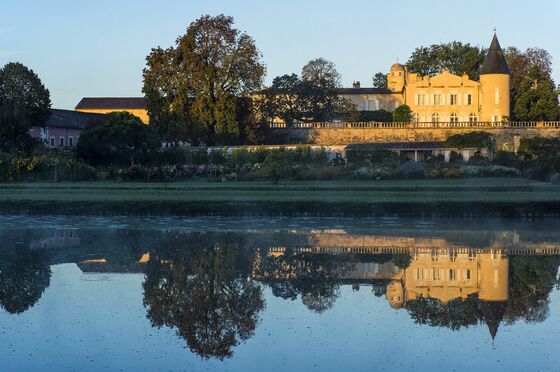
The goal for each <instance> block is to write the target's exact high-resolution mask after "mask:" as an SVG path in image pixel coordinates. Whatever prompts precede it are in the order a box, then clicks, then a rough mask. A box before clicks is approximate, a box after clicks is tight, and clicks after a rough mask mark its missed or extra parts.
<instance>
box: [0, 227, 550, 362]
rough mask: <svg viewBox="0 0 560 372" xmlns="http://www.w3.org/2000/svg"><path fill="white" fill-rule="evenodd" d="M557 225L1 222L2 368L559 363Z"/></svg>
mask: <svg viewBox="0 0 560 372" xmlns="http://www.w3.org/2000/svg"><path fill="white" fill-rule="evenodd" d="M556 225H557V224H556V223H554V221H550V222H538V223H532V222H527V221H506V222H503V221H491V220H487V221H475V220H445V221H443V220H402V219H394V218H380V219H374V218H371V219H337V218H298V219H294V218H268V219H262V218H241V219H240V218H190V219H177V218H142V217H138V218H131V217H111V218H107V217H94V218H90V217H22V216H1V217H0V241H1V242H2V248H1V249H0V254H1V255H2V257H1V259H0V307H1V308H2V310H1V311H0V342H1V343H2V345H4V350H3V353H2V358H1V359H0V367H2V370H92V371H94V370H95V371H98V370H121V369H122V370H138V369H144V370H157V369H162V368H163V369H165V370H224V369H225V370H240V371H241V370H242V371H253V370H254V371H261V370H321V371H325V370H348V369H352V370H356V371H359V370H372V369H374V370H375V369H384V370H409V369H412V368H414V369H416V370H450V369H458V370H464V369H467V368H468V369H477V368H478V369H479V370H492V369H505V368H507V369H509V370H512V371H513V370H524V371H525V370H553V369H555V368H557V365H558V362H559V361H560V360H559V359H560V358H559V357H558V356H557V351H556V345H557V344H558V341H560V317H559V316H558V315H559V311H560V308H559V297H558V292H557V287H558V285H559V281H558V266H559V265H560V232H558V231H557V230H558V229H557V226H556Z"/></svg>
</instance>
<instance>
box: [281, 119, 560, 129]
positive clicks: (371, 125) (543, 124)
mask: <svg viewBox="0 0 560 372" xmlns="http://www.w3.org/2000/svg"><path fill="white" fill-rule="evenodd" d="M270 128H279V129H286V128H291V129H341V128H353V129H389V128H394V129H441V128H449V129H461V128H468V129H484V128H490V129H492V128H504V129H515V128H538V129H560V121H508V122H505V121H504V122H489V121H477V122H412V123H393V122H390V123H385V122H374V121H363V122H335V121H333V122H314V123H294V124H292V125H291V126H290V127H287V126H286V124H285V123H272V124H270Z"/></svg>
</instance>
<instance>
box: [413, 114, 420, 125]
mask: <svg viewBox="0 0 560 372" xmlns="http://www.w3.org/2000/svg"><path fill="white" fill-rule="evenodd" d="M414 122H415V123H416V124H418V123H419V122H420V114H419V113H416V114H414Z"/></svg>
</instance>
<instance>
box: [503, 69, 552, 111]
mask: <svg viewBox="0 0 560 372" xmlns="http://www.w3.org/2000/svg"><path fill="white" fill-rule="evenodd" d="M513 113H514V115H515V117H516V119H518V120H558V119H559V118H560V107H559V106H558V92H557V91H556V87H555V84H554V81H552V78H551V77H550V76H547V74H546V73H545V72H544V71H543V70H542V69H541V68H540V67H539V66H538V65H533V66H532V67H531V68H530V69H529V71H528V73H527V74H526V75H525V76H524V78H523V81H522V82H521V83H520V85H519V88H518V91H517V95H516V97H515V106H514V109H513Z"/></svg>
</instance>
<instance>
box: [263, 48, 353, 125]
mask: <svg viewBox="0 0 560 372" xmlns="http://www.w3.org/2000/svg"><path fill="white" fill-rule="evenodd" d="M339 83H340V74H339V73H338V72H337V71H336V68H335V66H334V63H332V62H330V61H327V60H325V59H324V58H317V59H314V60H311V61H309V62H308V63H307V64H306V65H305V66H304V67H303V69H302V79H300V78H299V77H298V76H297V75H296V74H291V75H283V76H278V77H276V78H274V80H273V82H272V85H271V86H270V88H268V89H266V90H264V91H263V92H262V95H261V97H259V99H258V100H257V101H258V103H257V105H258V109H257V110H258V112H259V114H260V116H261V117H262V118H264V120H266V121H268V122H271V121H273V120H274V119H276V118H280V119H282V121H284V123H286V125H287V126H288V127H290V126H291V125H292V124H293V123H294V122H296V121H301V122H314V121H328V120H332V119H334V118H335V117H337V116H338V115H340V114H342V113H347V112H350V111H351V110H352V109H353V108H354V105H352V104H351V103H350V102H349V101H348V100H346V99H344V98H341V97H339V96H338V94H337V90H336V89H337V87H338V86H339Z"/></svg>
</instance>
